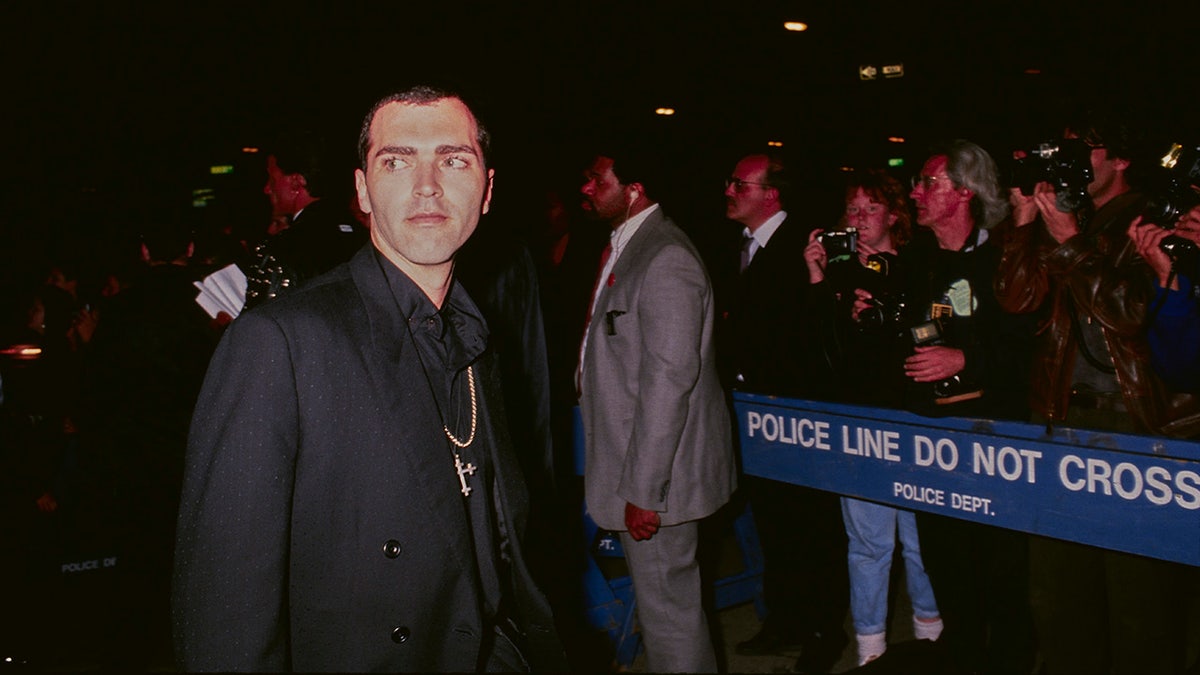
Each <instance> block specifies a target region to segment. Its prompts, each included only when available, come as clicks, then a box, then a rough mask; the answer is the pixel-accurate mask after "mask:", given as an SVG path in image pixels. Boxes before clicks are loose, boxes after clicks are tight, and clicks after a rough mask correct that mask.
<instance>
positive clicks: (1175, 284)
mask: <svg viewBox="0 0 1200 675" xmlns="http://www.w3.org/2000/svg"><path fill="white" fill-rule="evenodd" d="M1163 167H1164V169H1166V170H1167V172H1169V173H1168V175H1167V176H1166V180H1165V181H1164V182H1165V187H1164V188H1163V189H1162V190H1161V192H1160V194H1158V195H1156V196H1155V198H1152V199H1151V200H1150V203H1149V204H1148V205H1147V207H1146V209H1145V212H1144V213H1143V215H1142V216H1139V217H1138V218H1135V219H1134V220H1133V223H1132V224H1131V225H1130V226H1129V238H1130V239H1131V240H1132V241H1133V244H1134V246H1135V247H1136V248H1137V252H1138V255H1140V256H1142V258H1144V259H1145V260H1146V262H1147V263H1148V264H1149V265H1150V268H1151V269H1152V270H1153V271H1154V277H1155V282H1156V283H1155V287H1154V300H1153V302H1152V304H1151V307H1152V310H1151V312H1152V313H1151V317H1150V321H1149V324H1150V325H1149V331H1148V333H1147V339H1148V341H1149V343H1150V356H1151V363H1152V364H1153V366H1154V371H1155V372H1156V373H1158V375H1159V376H1160V377H1162V379H1163V381H1164V382H1165V383H1166V384H1167V385H1168V386H1169V387H1170V388H1171V389H1172V390H1174V391H1178V392H1189V393H1197V392H1200V286H1197V282H1198V281H1200V246H1198V244H1200V146H1191V147H1186V148H1185V147H1184V146H1182V145H1178V144H1173V145H1172V146H1171V149H1170V150H1169V151H1168V153H1167V155H1166V156H1165V157H1164V158H1163Z"/></svg>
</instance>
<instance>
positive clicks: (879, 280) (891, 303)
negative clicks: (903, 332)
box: [858, 253, 908, 331]
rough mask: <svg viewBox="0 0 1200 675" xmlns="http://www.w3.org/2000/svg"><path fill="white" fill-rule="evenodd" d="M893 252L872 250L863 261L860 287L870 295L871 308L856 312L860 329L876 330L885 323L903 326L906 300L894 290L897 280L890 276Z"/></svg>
mask: <svg viewBox="0 0 1200 675" xmlns="http://www.w3.org/2000/svg"><path fill="white" fill-rule="evenodd" d="M895 259H896V255H895V254H894V253H873V254H871V255H869V256H867V259H866V260H865V261H864V262H863V268H864V270H865V272H864V274H863V275H862V279H861V281H860V284H859V287H860V288H862V289H863V290H866V291H868V292H869V293H870V294H871V299H870V300H868V301H867V302H868V304H870V305H871V306H870V307H867V308H866V309H864V310H862V311H861V312H859V314H858V328H859V330H861V331H876V330H879V329H881V328H883V327H884V326H899V325H903V324H904V322H905V319H906V311H905V310H906V308H907V307H908V301H907V299H906V298H905V295H904V293H901V292H895V291H894V290H893V289H896V288H899V287H900V283H899V282H898V281H897V280H896V278H895V277H894V276H892V275H893V273H894V272H895V270H894V269H893V263H894V261H895Z"/></svg>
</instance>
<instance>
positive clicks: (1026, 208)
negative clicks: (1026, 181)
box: [1008, 188, 1038, 227]
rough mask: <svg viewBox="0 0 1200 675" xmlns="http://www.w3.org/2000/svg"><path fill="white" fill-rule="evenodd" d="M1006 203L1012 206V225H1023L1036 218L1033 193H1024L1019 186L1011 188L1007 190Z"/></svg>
mask: <svg viewBox="0 0 1200 675" xmlns="http://www.w3.org/2000/svg"><path fill="white" fill-rule="evenodd" d="M1008 203H1009V205H1010V206H1011V207H1012V217H1013V225H1015V226H1016V227H1024V226H1026V225H1028V224H1030V223H1032V222H1033V221H1034V220H1037V215H1038V206H1037V202H1035V201H1034V200H1033V195H1025V194H1023V193H1022V192H1021V188H1011V189H1009V191H1008Z"/></svg>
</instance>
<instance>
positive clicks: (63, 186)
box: [0, 0, 1200, 251]
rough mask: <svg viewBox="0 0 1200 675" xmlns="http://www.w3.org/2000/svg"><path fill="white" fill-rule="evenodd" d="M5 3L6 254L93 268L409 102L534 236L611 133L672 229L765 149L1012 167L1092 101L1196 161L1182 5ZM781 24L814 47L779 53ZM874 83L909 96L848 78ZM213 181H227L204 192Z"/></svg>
mask: <svg viewBox="0 0 1200 675" xmlns="http://www.w3.org/2000/svg"><path fill="white" fill-rule="evenodd" d="M11 4H12V5H14V6H13V7H9V8H7V9H5V10H4V14H5V16H3V17H2V21H0V23H2V25H3V28H2V29H0V30H2V31H3V34H2V35H0V55H2V56H3V73H4V74H5V75H6V77H5V78H4V90H5V92H6V96H5V98H6V103H5V104H3V105H2V106H0V109H3V110H4V111H5V117H6V118H7V121H8V123H7V124H6V125H5V133H4V134H3V146H2V158H3V162H0V167H2V168H0V185H2V186H3V204H4V207H3V209H0V236H3V239H0V242H2V243H3V245H4V246H5V248H6V249H7V250H9V251H13V250H24V249H27V248H29V247H33V248H34V249H42V250H44V249H48V248H49V249H53V248H56V247H57V248H62V247H63V246H68V245H74V246H76V247H77V248H83V249H84V250H85V251H88V250H97V251H99V250H101V249H94V248H93V247H95V246H100V247H104V246H106V245H110V244H111V243H112V242H113V241H114V240H116V239H119V238H120V237H121V236H123V235H124V234H126V233H128V232H130V231H136V230H137V228H138V227H141V226H143V225H141V223H144V222H147V221H150V220H153V219H154V214H155V213H158V212H165V211H163V209H167V208H170V207H171V206H174V205H178V204H190V200H191V199H192V196H191V191H192V190H195V189H201V188H209V189H212V190H214V192H213V195H215V196H214V198H213V199H212V201H210V203H209V206H208V207H206V209H207V211H206V213H207V214H208V216H207V217H208V218H210V219H213V218H218V219H219V218H221V217H231V216H230V215H229V214H232V213H239V212H240V213H242V214H244V213H245V211H246V210H247V209H251V208H259V207H261V202H262V199H261V195H259V194H258V193H259V190H260V188H261V184H262V182H263V174H262V169H261V162H262V157H261V155H251V154H245V153H243V152H242V151H241V149H242V147H244V146H251V147H261V146H262V145H264V144H265V143H267V142H268V138H269V133H270V132H271V130H272V129H273V128H275V127H276V126H278V125H279V124H281V123H285V122H286V123H287V124H289V125H291V126H308V127H312V128H316V129H320V130H321V131H322V132H323V133H325V134H326V135H327V136H328V137H329V138H330V140H331V142H333V143H335V145H338V146H339V147H344V148H345V149H346V150H347V152H349V151H352V149H353V144H354V140H355V136H356V134H357V130H358V125H359V121H360V118H361V115H362V114H363V112H364V111H365V110H366V108H367V107H368V106H369V105H370V103H371V102H372V101H373V100H374V99H375V98H377V96H378V95H380V94H382V93H385V92H387V91H390V90H392V89H395V88H398V87H400V86H403V85H407V84H411V83H415V82H435V83H443V84H450V85H452V86H454V87H457V88H460V89H462V90H464V91H465V92H466V93H467V94H469V95H470V96H472V97H474V98H475V100H476V102H477V103H479V104H480V107H481V109H482V110H483V112H484V118H485V121H487V122H488V124H489V126H490V127H491V129H492V131H493V135H494V137H495V139H496V156H495V161H494V166H495V167H496V169H497V172H498V173H497V179H496V202H495V203H494V207H495V210H494V213H495V214H496V215H494V216H493V218H492V220H493V221H500V222H506V223H515V222H518V221H521V222H524V223H527V225H526V227H529V225H528V223H535V222H537V217H538V214H537V213H536V209H538V208H540V195H541V193H542V192H543V191H544V190H545V189H546V188H548V187H551V186H555V185H559V184H561V185H562V186H563V188H564V189H567V190H574V189H575V185H576V182H577V181H576V176H578V171H579V165H580V162H581V159H580V158H581V156H582V154H581V153H582V152H583V148H584V147H586V142H587V141H588V140H589V139H590V138H592V137H594V136H595V135H596V134H598V133H601V132H605V133H608V132H612V131H613V130H615V131H616V133H617V135H620V136H625V137H628V138H632V139H638V140H640V141H641V142H643V143H644V144H647V145H649V146H651V147H658V148H660V149H661V156H662V157H663V158H664V160H665V161H666V163H667V166H668V167H669V168H670V177H671V183H670V185H669V186H668V189H667V190H665V191H664V194H663V197H664V201H665V202H666V203H667V204H668V205H669V206H671V207H672V209H671V210H672V212H674V213H676V214H679V215H682V216H683V217H682V218H678V217H677V219H680V220H684V221H687V220H694V219H701V218H709V219H715V220H716V221H719V214H720V213H721V201H720V200H721V196H720V192H721V189H722V186H721V179H722V178H723V177H724V176H725V175H727V173H728V171H729V169H730V167H731V166H732V163H733V162H734V161H735V160H736V158H737V157H738V156H739V155H740V154H742V152H743V150H745V149H747V148H755V147H761V146H762V144H763V143H765V142H766V141H767V140H777V141H781V142H783V143H784V146H785V149H786V150H787V151H788V152H790V153H791V154H792V156H793V158H795V159H796V160H798V161H799V163H800V164H801V165H802V168H805V169H808V170H809V171H810V174H811V175H812V176H813V177H814V180H815V181H818V184H819V181H823V180H828V181H829V183H830V184H831V185H832V184H834V182H835V181H834V180H832V179H830V176H836V171H837V168H838V167H840V166H850V165H859V166H862V165H868V164H871V165H878V164H881V163H882V162H883V161H884V159H885V158H887V157H904V158H906V159H907V164H906V166H905V168H904V169H903V170H904V171H913V170H915V169H916V168H918V167H919V163H920V161H921V160H922V159H923V153H924V149H925V145H926V144H927V143H928V142H929V141H930V140H933V139H936V138H942V137H965V138H969V139H972V140H975V141H976V142H978V143H980V144H981V145H983V146H984V147H986V148H988V149H989V150H990V151H992V153H993V154H994V155H995V156H997V157H1003V156H1007V155H1009V154H1010V152H1011V150H1012V149H1014V148H1016V147H1028V146H1031V145H1033V144H1035V143H1036V142H1037V141H1039V140H1042V138H1044V137H1049V136H1053V135H1055V134H1057V133H1058V131H1059V129H1060V127H1061V111H1062V109H1063V107H1064V106H1065V105H1066V104H1067V103H1068V102H1069V101H1070V100H1072V99H1073V98H1077V97H1078V96H1079V95H1081V94H1082V95H1083V96H1084V97H1090V98H1094V99H1097V100H1125V101H1127V102H1131V103H1132V104H1133V105H1132V107H1133V108H1134V109H1135V110H1136V111H1137V112H1138V113H1139V114H1141V115H1144V116H1145V119H1146V124H1145V127H1146V128H1147V130H1149V131H1151V132H1152V133H1154V134H1157V135H1159V136H1162V137H1163V138H1168V137H1170V138H1184V137H1186V138H1189V139H1191V142H1196V141H1197V140H1200V135H1198V134H1197V127H1198V126H1200V125H1198V121H1200V116H1198V115H1197V93H1198V92H1200V88H1198V85H1200V75H1198V72H1200V69H1198V68H1197V66H1198V65H1200V59H1198V58H1197V45H1196V44H1195V43H1194V42H1193V40H1194V39H1198V38H1195V36H1196V35H1198V34H1200V33H1198V31H1197V30H1196V23H1195V19H1196V15H1197V10H1196V9H1195V8H1194V7H1195V6H1196V5H1197V4H1198V3H1195V2H1172V3H1158V2H1141V3H1122V4H1121V5H1115V4H1114V3H1083V2H1077V1H1070V2H1053V1H1051V0H1045V1H1044V2H1028V1H1024V0H1022V1H1015V2H1005V3H999V2H993V1H991V0H988V1H980V2H958V3H939V2H912V1H909V2H892V3H875V2H861V1H849V0H848V1H843V2H829V3H809V2H797V1H792V2H783V1H780V0H768V1H763V2H755V1H753V0H742V1H741V2H725V3H720V4H717V3H697V2H651V1H649V0H647V1H644V2H636V3H635V2H630V3H622V2H587V3H574V2H542V1H539V2H525V3H503V2H493V3H478V4H475V3H462V2H444V3H438V4H432V3H411V2H386V3H344V2H343V3H337V4H336V6H327V7H323V8H322V7H314V6H310V5H309V4H307V3H297V4H286V5H285V4H258V3H244V5H243V6H233V5H229V6H225V5H221V4H216V5H214V4H208V3H192V4H190V5H178V4H176V3H163V5H161V6H159V5H151V4H149V3H146V6H140V3H111V2H110V3H79V4H70V5H68V4H55V3H50V4H45V5H42V4H38V5H36V7H35V6H34V5H35V3H11ZM788 19H791V20H803V21H806V22H808V23H809V25H810V29H809V30H808V31H807V32H805V33H789V32H785V31H784V30H783V28H782V23H783V21H784V20H788ZM887 63H903V64H904V70H905V75H904V77H903V78H900V79H893V80H883V79H882V78H881V79H880V80H877V81H873V82H865V81H861V80H860V79H859V77H858V69H859V66H860V65H863V64H874V65H875V66H876V67H881V66H882V65H884V64H887ZM1031 68H1032V69H1037V70H1039V71H1040V73H1039V74H1028V73H1026V72H1025V71H1026V70H1027V69H1031ZM659 106H670V107H673V108H675V109H676V110H677V113H676V115H674V116H673V117H657V116H655V115H653V110H654V109H655V108H656V107H659ZM889 136H901V137H904V138H905V139H906V142H905V143H904V144H903V145H896V144H889V143H888V142H887V141H886V139H887V137H889ZM217 164H232V165H234V166H235V170H234V172H233V173H232V174H228V175H223V176H213V175H210V174H209V173H208V167H209V166H211V165H217ZM829 201H830V202H831V207H832V208H833V209H834V210H835V211H836V208H837V206H839V205H840V194H838V193H837V192H836V191H834V192H831V193H830V194H829ZM188 208H190V207H188ZM80 242H85V243H80Z"/></svg>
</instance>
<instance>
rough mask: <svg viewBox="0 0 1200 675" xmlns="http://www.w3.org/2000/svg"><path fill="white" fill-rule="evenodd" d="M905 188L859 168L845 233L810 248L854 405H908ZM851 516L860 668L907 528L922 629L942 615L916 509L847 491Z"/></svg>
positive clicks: (929, 633) (817, 293)
mask: <svg viewBox="0 0 1200 675" xmlns="http://www.w3.org/2000/svg"><path fill="white" fill-rule="evenodd" d="M905 192H906V190H905V189H904V186H903V185H902V184H901V183H900V182H899V181H897V180H896V179H895V178H893V177H892V176H890V175H888V174H887V173H886V172H884V171H880V170H868V171H865V172H861V173H856V174H854V175H853V176H852V177H851V178H850V180H849V182H848V183H847V186H846V210H845V214H844V216H843V218H842V223H841V226H840V229H839V230H836V231H834V232H835V233H836V234H833V236H831V233H827V232H825V231H823V230H819V229H818V230H815V231H814V232H813V233H812V234H811V235H810V237H809V244H808V247H807V248H806V249H805V251H804V259H805V262H806V263H807V265H808V271H809V281H810V283H811V290H812V293H811V297H810V307H811V308H812V310H813V311H812V316H814V317H818V318H819V319H820V320H821V321H823V322H824V323H825V324H826V325H825V330H824V331H823V334H824V336H825V342H826V348H825V352H826V356H827V357H829V358H830V360H831V361H832V362H833V363H834V364H835V367H836V368H837V371H838V373H839V374H840V375H842V377H839V378H837V379H838V380H839V381H841V382H843V383H844V384H843V386H844V388H845V389H844V392H843V394H844V399H845V400H846V401H847V402H851V403H859V404H864V405H876V406H887V407H901V403H902V397H903V394H904V377H903V373H902V372H901V371H899V370H898V369H896V368H895V367H894V364H895V363H896V357H895V354H894V351H895V350H896V349H897V348H898V346H897V345H898V341H897V340H896V339H895V337H894V336H895V333H896V331H895V330H894V329H895V328H896V327H897V326H899V325H900V323H901V320H902V315H903V313H904V309H905V308H904V304H905V300H904V296H903V294H902V293H901V289H902V288H903V284H902V283H901V273H902V271H901V270H900V269H899V268H898V266H897V264H896V261H897V257H896V254H897V250H898V249H899V248H900V247H901V246H903V245H904V244H905V243H907V242H908V240H909V238H910V236H911V232H912V224H911V213H910V210H909V205H908V200H907V198H906V195H905ZM856 288H864V289H868V290H870V291H871V294H872V296H873V298H874V306H873V307H871V308H870V309H869V310H868V311H866V312H863V313H862V315H861V316H860V317H859V318H860V321H859V322H855V321H853V320H852V319H851V318H850V311H851V310H850V308H851V306H852V305H853V302H854V299H855V292H854V289H856ZM903 347H904V348H905V349H908V348H909V345H903ZM842 516H843V521H844V522H845V526H846V535H847V536H848V537H849V571H850V609H851V613H852V615H853V622H854V630H855V633H856V634H857V640H858V663H859V665H862V664H865V663H867V662H870V661H873V660H875V659H877V658H879V657H880V656H882V655H883V653H884V651H886V650H887V616H888V583H889V580H890V574H891V565H892V556H893V551H894V549H895V545H896V536H897V532H898V533H899V537H900V543H901V545H902V553H903V556H904V561H905V564H904V566H905V573H906V575H907V576H906V578H907V586H908V593H909V596H910V599H911V601H912V606H913V632H914V634H915V636H916V637H917V638H918V639H927V640H936V639H937V638H938V636H939V635H940V634H941V631H942V620H941V617H940V615H939V612H938V607H937V602H936V600H935V598H934V594H933V588H932V586H931V585H930V582H929V577H928V576H927V575H926V573H925V566H924V563H923V562H922V560H921V547H920V543H919V542H918V539H917V525H916V517H915V514H913V513H912V512H911V511H906V510H902V509H896V508H893V507H890V506H884V505H882V504H876V503H873V502H867V501H862V500H858V499H853V498H850V497H843V498H842Z"/></svg>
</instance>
